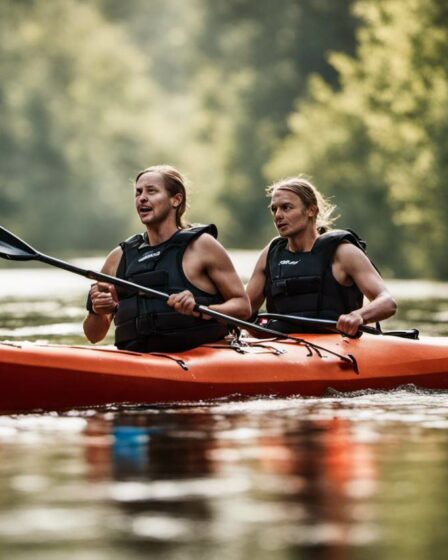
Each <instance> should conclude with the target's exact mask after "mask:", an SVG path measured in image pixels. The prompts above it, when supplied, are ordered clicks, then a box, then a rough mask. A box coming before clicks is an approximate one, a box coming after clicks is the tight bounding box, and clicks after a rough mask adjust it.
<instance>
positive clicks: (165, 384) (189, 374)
mask: <svg viewBox="0 0 448 560" xmlns="http://www.w3.org/2000/svg"><path fill="white" fill-rule="evenodd" d="M297 336H300V337H301V338H302V339H303V340H304V341H305V342H308V343H309V344H307V343H302V344H297V343H294V342H293V341H291V340H285V341H274V342H273V341H268V340H263V341H260V340H254V339H250V340H248V341H246V342H245V343H243V344H239V345H237V347H235V346H232V345H231V344H230V343H227V342H223V343H222V344H216V345H206V346H201V347H199V348H196V349H194V350H190V351H188V352H184V353H178V354H163V355H162V354H137V353H133V352H123V351H119V350H115V349H113V348H105V347H94V346H89V347H87V346H62V345H39V344H32V343H23V344H21V343H7V342H4V343H0V378H1V387H2V390H1V392H0V412H2V413H12V412H29V411H31V410H35V409H40V410H45V411H48V410H64V409H69V408H79V407H88V406H96V405H105V404H110V403H135V404H137V403H138V404H142V403H143V404H155V403H174V402H176V403H179V402H186V401H189V402H191V401H198V400H209V399H215V398H219V397H230V396H232V395H241V396H257V395H260V396H268V395H277V396H281V397H285V396H290V395H302V396H321V395H323V394H325V392H326V391H327V389H328V388H330V387H332V388H334V389H336V390H338V391H344V392H345V391H347V392H349V391H357V390H360V389H368V388H370V389H392V388H395V387H397V386H399V385H403V384H409V383H413V384H415V385H417V386H419V387H423V388H431V389H448V339H446V338H422V339H421V340H408V339H404V338H399V337H394V336H381V335H380V336H377V335H369V334H363V335H362V336H361V337H360V338H358V339H348V338H343V337H341V336H340V335H338V334H313V335H297ZM313 345H319V346H320V347H322V348H324V349H322V350H319V348H316V347H314V346H313ZM331 352H334V353H336V354H339V355H340V356H339V357H338V356H337V355H334V354H332V353H331ZM352 358H354V359H352Z"/></svg>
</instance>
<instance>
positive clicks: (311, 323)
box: [258, 313, 382, 334]
mask: <svg viewBox="0 0 448 560" xmlns="http://www.w3.org/2000/svg"><path fill="white" fill-rule="evenodd" d="M258 318H259V319H274V320H277V321H283V322H284V323H289V324H290V325H296V326H300V327H308V328H317V329H322V330H326V331H330V332H335V333H339V334H341V331H340V330H339V329H338V328H337V327H336V325H337V322H336V321H331V320H329V319H315V318H313V317H298V316H296V315H280V314H279V313H259V314H258ZM359 331H360V332H359V334H361V332H365V333H369V334H382V333H381V331H380V330H378V329H376V328H375V327H369V326H367V325H362V326H360V327H359Z"/></svg>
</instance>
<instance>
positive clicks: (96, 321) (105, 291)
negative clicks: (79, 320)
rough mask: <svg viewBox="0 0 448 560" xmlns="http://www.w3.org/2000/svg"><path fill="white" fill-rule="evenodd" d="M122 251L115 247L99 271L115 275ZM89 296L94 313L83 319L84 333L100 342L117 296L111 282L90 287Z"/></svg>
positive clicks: (109, 322) (115, 304) (114, 306)
mask: <svg viewBox="0 0 448 560" xmlns="http://www.w3.org/2000/svg"><path fill="white" fill-rule="evenodd" d="M122 254H123V251H122V250H121V247H116V248H115V249H114V250H113V251H112V252H111V253H109V255H108V256H107V258H106V261H105V263H104V265H103V267H102V269H101V272H103V273H105V274H109V275H110V276H115V275H116V274H117V269H118V264H119V262H120V259H121V256H122ZM90 297H91V299H92V307H93V311H94V313H89V314H88V315H87V317H86V318H85V319H84V323H83V329H84V334H85V335H86V337H87V339H88V340H89V341H90V342H93V343H95V342H100V341H101V340H103V339H104V338H105V336H106V335H107V333H108V331H109V327H110V324H111V322H112V318H113V312H114V310H115V309H116V307H117V304H118V298H117V293H116V291H115V287H114V286H113V285H112V284H107V283H104V282H98V283H96V284H93V285H92V287H91V288H90Z"/></svg>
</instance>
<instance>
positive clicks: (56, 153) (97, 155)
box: [0, 0, 157, 248]
mask: <svg viewBox="0 0 448 560" xmlns="http://www.w3.org/2000/svg"><path fill="white" fill-rule="evenodd" d="M0 11H1V12H2V13H1V14H0V26H1V33H0V41H1V51H2V56H1V59H0V68H1V73H2V78H3V79H2V81H1V82H0V119H1V122H2V128H1V133H0V170H1V171H0V185H1V191H0V192H1V195H0V196H1V209H0V217H1V219H2V222H3V223H4V224H5V225H7V226H8V225H9V226H10V227H14V228H15V229H16V230H17V231H18V232H20V233H22V234H23V235H26V236H29V237H30V238H31V239H33V240H34V241H35V242H36V243H41V242H42V243H44V245H45V246H46V247H48V248H53V247H92V246H93V247H95V246H98V245H100V244H101V242H102V241H101V240H103V243H104V240H105V241H106V242H107V240H108V244H109V245H110V244H111V239H113V240H114V242H115V240H116V235H117V234H116V233H115V232H116V231H117V230H119V229H120V226H121V227H122V228H124V224H125V221H127V220H129V216H130V213H129V212H127V211H125V210H124V208H125V205H124V204H123V201H124V199H126V198H129V200H130V201H131V200H132V195H131V191H130V188H129V179H128V178H129V176H130V175H131V174H132V173H133V171H134V170H136V169H138V166H139V162H141V161H142V160H143V159H144V158H145V157H148V156H150V155H152V156H153V157H154V156H155V154H156V153H157V150H156V149H155V141H154V139H153V135H152V133H151V131H150V129H149V127H148V126H147V124H146V123H145V120H148V116H149V115H150V114H151V109H152V91H151V85H150V82H149V80H148V79H147V77H146V74H145V60H144V59H143V57H142V56H141V55H140V54H139V52H138V50H136V49H135V48H134V47H133V45H132V44H131V43H130V42H129V41H128V39H127V37H126V36H125V34H124V33H123V32H122V31H121V30H120V28H118V27H116V26H114V25H111V24H110V23H108V22H107V21H106V20H104V19H103V18H102V17H101V14H100V13H99V12H98V11H97V10H95V9H93V7H92V6H90V5H89V4H88V3H82V2H77V1H76V0H60V1H58V2H41V1H34V2H33V1H21V2H16V1H13V0H10V1H5V2H2V3H1V5H0ZM129 206H130V207H131V204H130V205H129Z"/></svg>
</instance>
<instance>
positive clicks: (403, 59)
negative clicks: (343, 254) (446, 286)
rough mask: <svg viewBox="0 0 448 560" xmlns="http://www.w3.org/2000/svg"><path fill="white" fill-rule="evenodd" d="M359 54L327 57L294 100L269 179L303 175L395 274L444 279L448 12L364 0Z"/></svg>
mask: <svg viewBox="0 0 448 560" xmlns="http://www.w3.org/2000/svg"><path fill="white" fill-rule="evenodd" d="M355 9H356V14H357V16H358V17H359V18H361V20H362V22H363V25H362V27H361V29H360V31H359V33H358V37H357V39H358V46H357V51H356V55H355V56H354V57H350V56H347V55H345V54H341V53H337V54H336V53H335V54H333V55H332V56H331V58H330V60H331V63H332V64H333V66H334V68H335V69H336V70H337V71H338V74H339V76H340V80H341V84H342V87H341V89H340V90H339V91H338V90H335V89H334V88H332V87H331V86H330V85H329V84H328V83H326V82H325V80H323V79H322V77H319V76H315V77H314V78H313V79H312V81H311V84H310V99H309V100H307V101H303V100H302V101H300V99H299V102H298V106H297V110H296V111H295V113H294V114H293V115H292V116H291V117H290V127H291V134H290V135H289V136H288V138H287V139H286V140H285V141H284V142H283V143H282V144H281V145H279V147H278V150H277V153H276V156H275V157H274V158H273V160H272V161H271V162H270V164H269V165H268V168H267V171H268V173H269V175H270V176H271V177H277V176H278V175H284V174H285V173H286V174H291V173H297V171H301V172H304V173H307V174H309V175H311V176H312V177H313V178H314V179H315V181H316V183H317V184H318V185H319V186H320V187H321V188H322V189H323V190H324V191H326V192H327V193H328V194H330V195H334V196H335V198H336V201H337V202H338V203H339V205H340V207H341V209H342V214H343V217H344V220H343V223H344V224H345V225H352V226H353V227H355V228H356V229H359V230H360V232H361V233H362V234H363V235H365V236H366V237H367V238H368V239H369V241H370V246H371V248H372V251H373V254H374V255H375V257H377V259H378V260H380V261H381V262H382V263H384V265H385V266H386V267H388V268H389V270H390V271H395V273H397V274H414V275H415V274H417V275H419V276H428V277H429V276H432V277H439V278H442V277H445V278H446V277H448V263H447V260H446V257H445V256H444V255H445V253H446V249H445V245H446V240H447V239H448V222H447V220H446V217H445V216H446V214H447V211H448V189H447V187H446V184H445V177H446V174H447V171H448V167H447V166H448V157H447V155H448V152H447V150H448V142H447V127H448V121H447V119H446V117H445V115H446V114H447V109H448V68H447V66H446V56H447V54H448V53H447V49H448V11H447V9H446V4H445V3H444V2H442V1H441V0H409V1H408V2H406V5H404V3H403V1H402V0H361V1H359V2H357V4H356V6H355Z"/></svg>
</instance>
